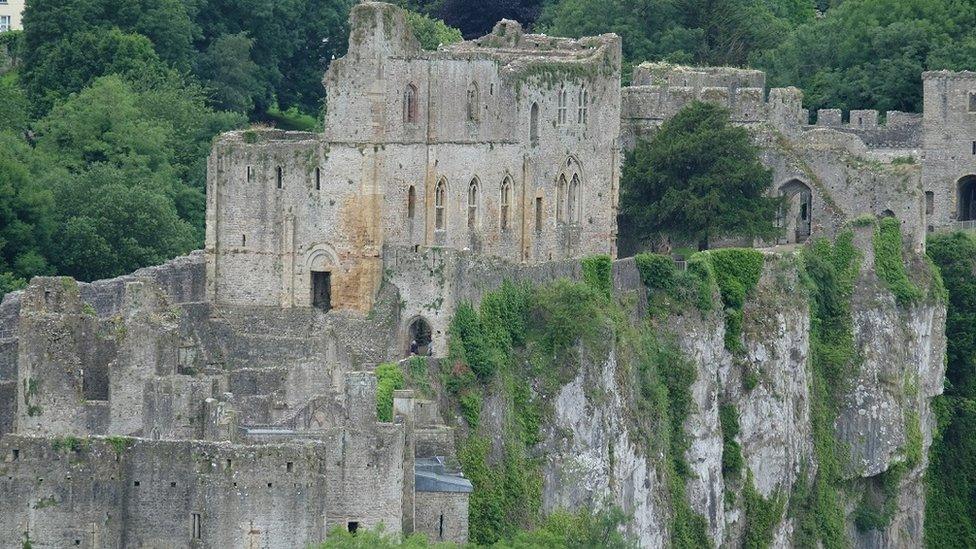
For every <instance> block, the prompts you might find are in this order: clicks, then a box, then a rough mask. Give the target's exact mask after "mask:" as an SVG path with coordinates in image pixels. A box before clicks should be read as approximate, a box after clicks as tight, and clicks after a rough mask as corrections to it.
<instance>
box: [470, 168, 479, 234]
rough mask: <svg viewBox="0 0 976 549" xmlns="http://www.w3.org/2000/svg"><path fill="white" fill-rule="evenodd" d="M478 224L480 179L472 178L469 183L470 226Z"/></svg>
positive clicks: (473, 226)
mask: <svg viewBox="0 0 976 549" xmlns="http://www.w3.org/2000/svg"><path fill="white" fill-rule="evenodd" d="M477 225H478V179H477V178H475V179H472V180H471V183H470V184H469V185H468V228H469V229H473V228H475V227H476V226H477Z"/></svg>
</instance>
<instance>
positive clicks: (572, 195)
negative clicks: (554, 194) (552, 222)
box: [568, 173, 580, 223]
mask: <svg viewBox="0 0 976 549" xmlns="http://www.w3.org/2000/svg"><path fill="white" fill-rule="evenodd" d="M568 210H569V222H570V223H579V222H580V178H579V174H575V173H574V174H573V180H572V181H570V183H569V204H568Z"/></svg>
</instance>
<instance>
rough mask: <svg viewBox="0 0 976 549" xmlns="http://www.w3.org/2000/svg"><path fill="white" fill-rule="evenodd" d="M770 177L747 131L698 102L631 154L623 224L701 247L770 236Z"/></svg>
mask: <svg viewBox="0 0 976 549" xmlns="http://www.w3.org/2000/svg"><path fill="white" fill-rule="evenodd" d="M771 184H772V174H771V172H770V171H769V170H768V169H766V168H765V167H764V166H763V165H762V163H761V162H760V161H759V150H758V148H757V147H756V145H755V144H753V142H752V139H751V137H750V135H749V131H748V130H746V129H744V128H742V127H738V126H733V125H732V124H731V123H730V121H729V111H728V110H726V109H724V108H722V107H719V106H716V105H713V104H708V103H702V102H699V101H695V102H693V103H691V104H690V105H688V106H687V107H685V108H683V109H682V110H681V111H679V112H678V113H677V114H676V115H675V116H674V117H673V118H672V119H670V120H668V121H667V122H665V123H664V124H663V125H662V126H661V129H660V130H659V131H658V132H657V133H656V134H655V135H654V137H653V138H652V139H651V140H650V141H641V142H639V143H638V144H637V147H636V148H635V149H634V151H633V152H631V153H628V155H627V159H626V162H625V163H624V167H623V176H622V179H621V183H620V187H621V217H622V224H623V225H625V226H626V227H627V228H628V229H629V230H630V232H631V237H632V238H635V239H638V240H644V239H649V238H654V237H657V236H660V235H668V236H671V237H674V238H677V239H680V240H692V241H695V242H702V243H703V244H704V245H705V247H707V245H708V242H709V241H710V240H711V239H716V238H725V237H764V238H771V237H773V236H775V235H777V234H778V233H779V229H778V228H777V227H776V226H775V223H774V220H775V217H776V211H777V208H778V207H779V205H780V202H781V199H779V198H772V197H769V196H766V191H767V190H768V189H769V187H770V185H771Z"/></svg>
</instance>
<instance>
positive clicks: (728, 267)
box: [707, 248, 764, 353]
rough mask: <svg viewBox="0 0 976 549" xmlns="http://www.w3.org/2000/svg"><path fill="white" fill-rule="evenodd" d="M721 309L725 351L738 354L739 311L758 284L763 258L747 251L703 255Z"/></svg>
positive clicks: (733, 250) (759, 254)
mask: <svg viewBox="0 0 976 549" xmlns="http://www.w3.org/2000/svg"><path fill="white" fill-rule="evenodd" d="M707 257H708V260H709V262H710V263H711V266H712V269H711V270H712V272H713V273H714V275H715V281H716V282H717V283H718V289H719V292H720V294H721V296H722V305H724V306H725V348H726V349H728V350H729V351H732V352H733V353H741V352H743V351H744V350H745V349H743V348H742V337H741V336H742V308H743V306H744V305H745V302H746V297H747V296H748V295H749V293H750V292H752V290H753V289H754V288H755V287H756V284H758V283H759V277H760V276H761V275H762V268H763V262H764V259H763V255H762V253H761V252H759V251H758V250H754V249H751V248H724V249H721V250H711V251H709V252H708V254H707Z"/></svg>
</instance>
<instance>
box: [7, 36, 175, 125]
mask: <svg viewBox="0 0 976 549" xmlns="http://www.w3.org/2000/svg"><path fill="white" fill-rule="evenodd" d="M27 32H28V36H30V34H29V31H27ZM42 49H43V52H40V53H37V54H33V55H31V56H29V57H26V58H25V63H24V68H23V72H22V76H23V84H24V90H25V91H26V93H27V97H28V98H29V99H30V101H31V105H32V110H33V114H34V115H43V114H45V113H47V112H48V110H50V109H51V107H53V106H54V104H55V103H58V102H60V101H64V100H65V99H66V98H67V97H68V96H69V95H70V94H72V93H76V92H78V91H80V90H81V89H82V88H84V87H85V86H87V85H88V84H90V83H91V82H92V81H94V80H95V79H96V78H98V77H100V76H105V75H109V74H122V75H140V74H147V73H161V72H164V71H165V70H166V65H165V63H163V62H162V60H160V59H159V56H158V55H156V52H155V51H154V50H153V45H152V42H150V40H149V39H148V38H146V37H145V36H143V35H141V34H127V33H125V32H122V31H121V30H118V29H111V30H91V31H86V32H77V33H74V34H71V35H69V36H67V37H64V38H61V39H60V40H57V41H56V42H54V43H53V44H49V45H46V46H45V47H44V48H42ZM28 60H29V62H28Z"/></svg>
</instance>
